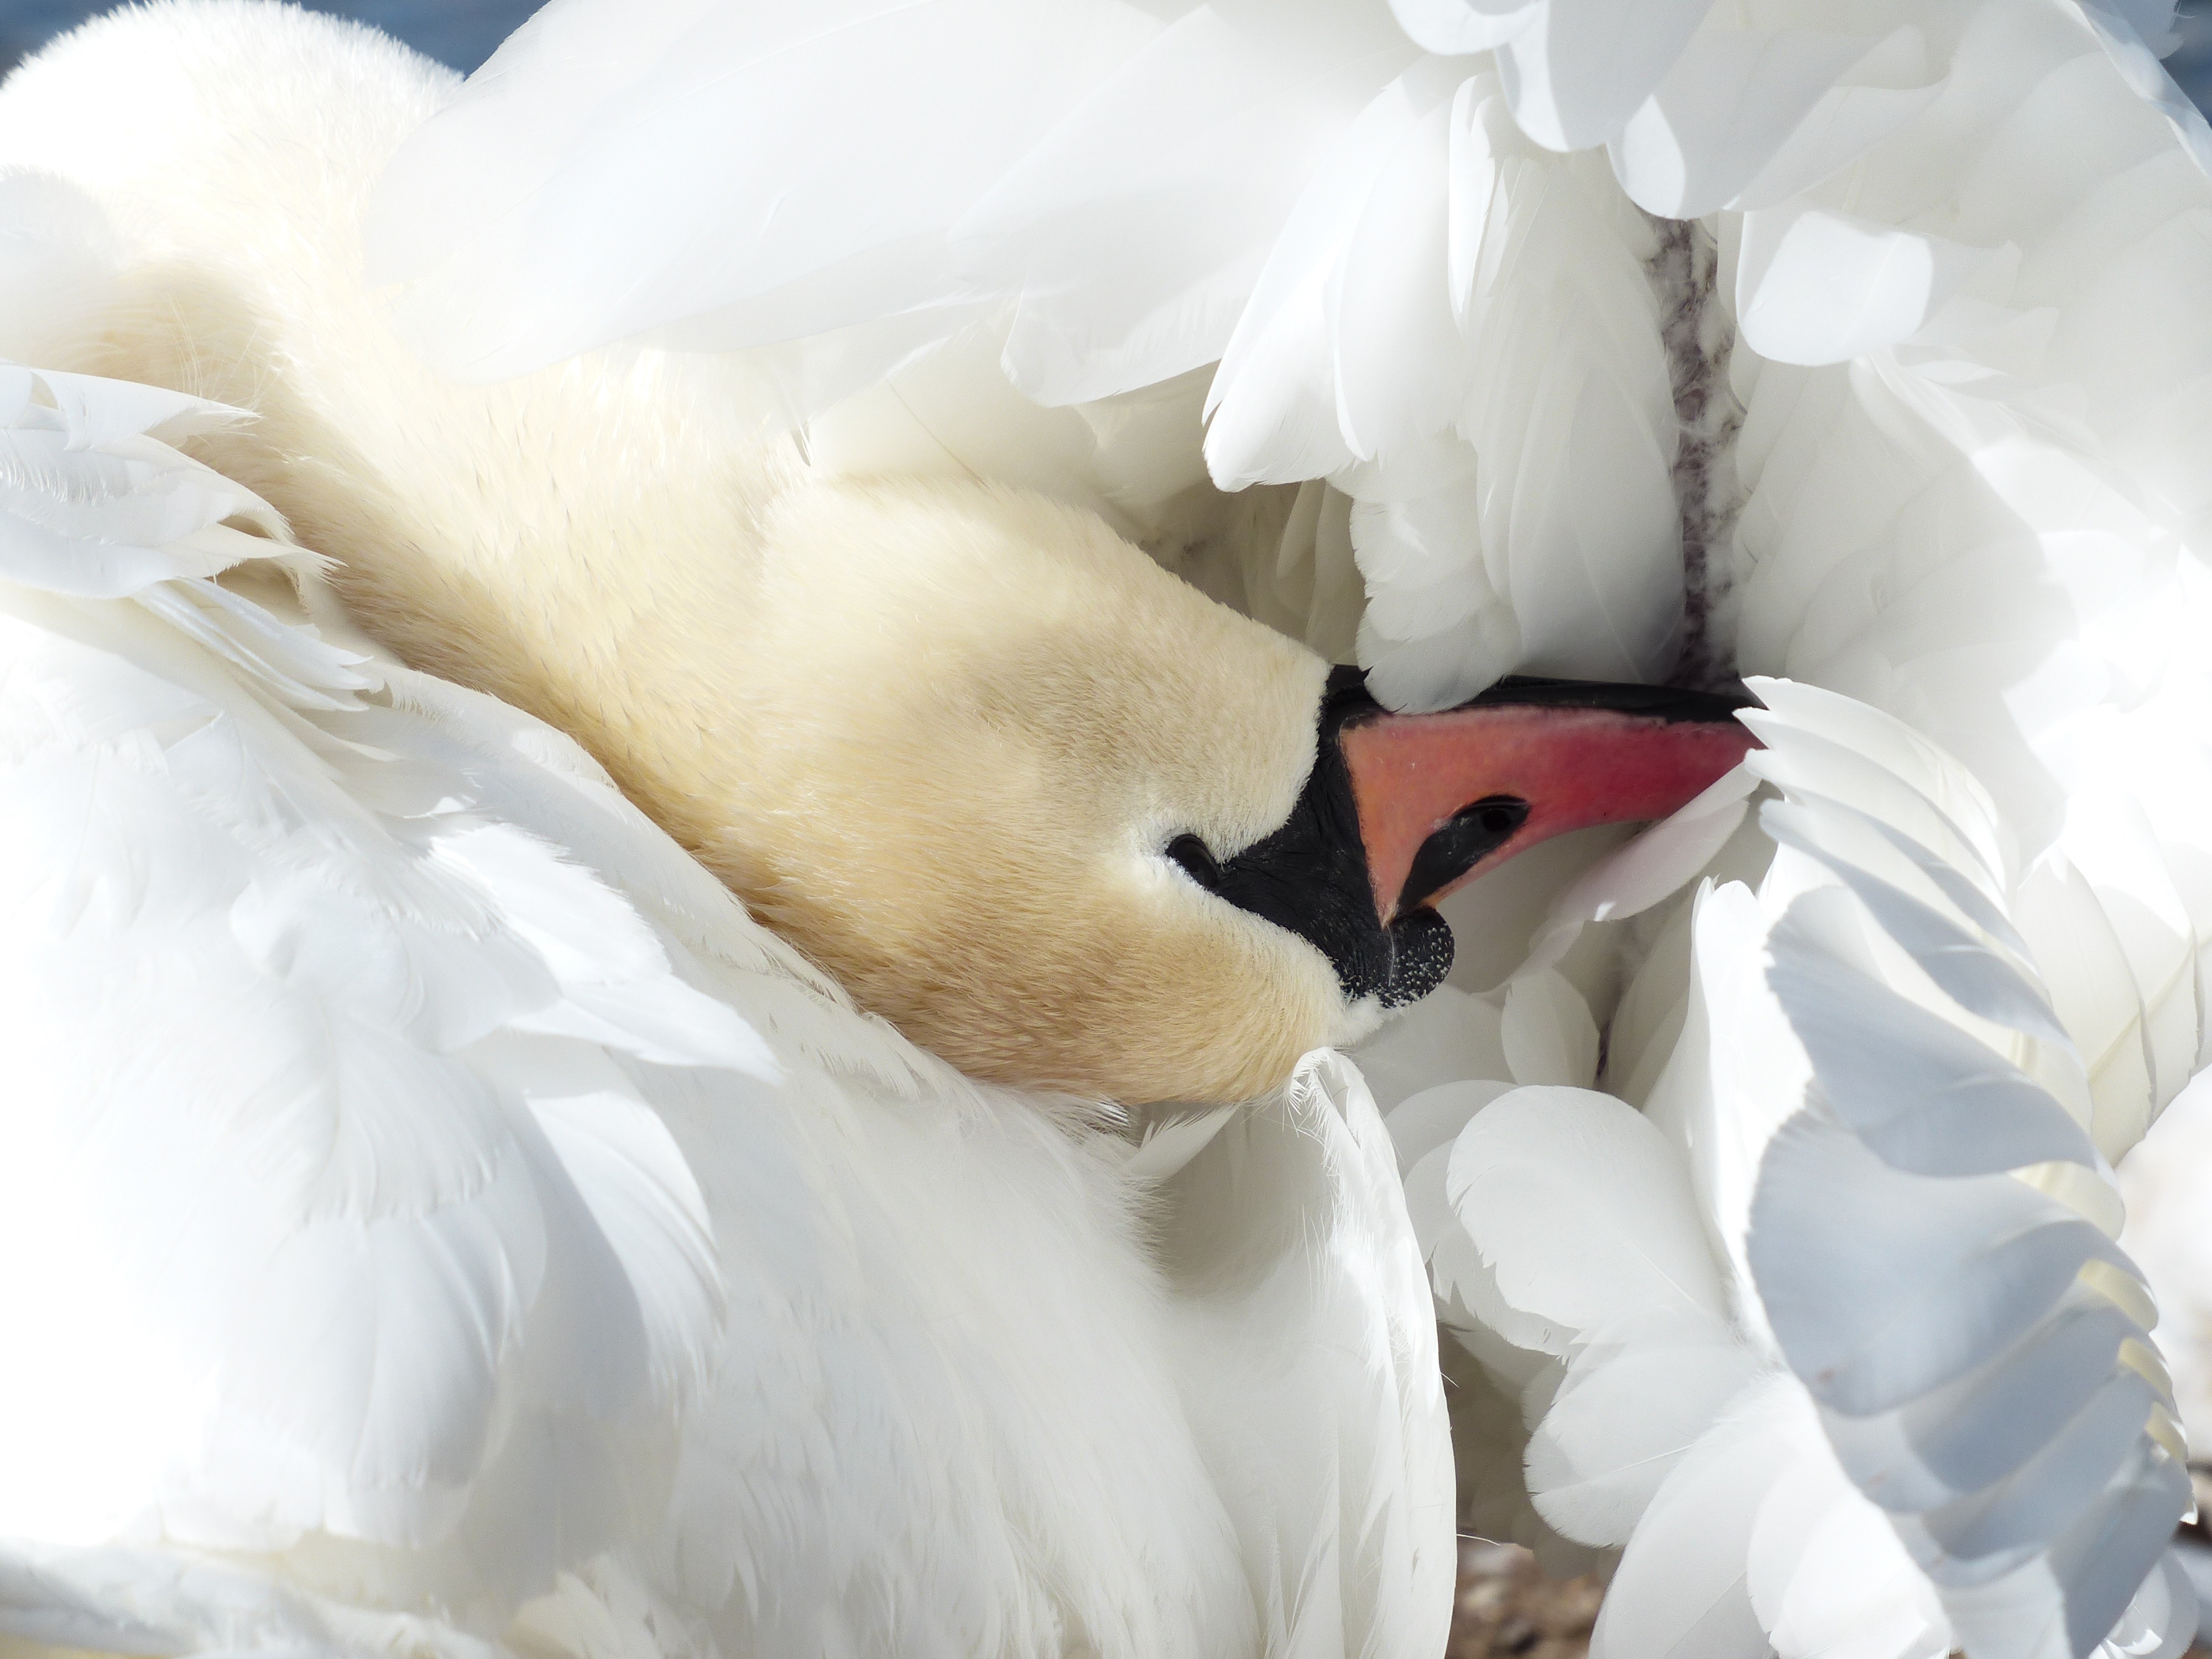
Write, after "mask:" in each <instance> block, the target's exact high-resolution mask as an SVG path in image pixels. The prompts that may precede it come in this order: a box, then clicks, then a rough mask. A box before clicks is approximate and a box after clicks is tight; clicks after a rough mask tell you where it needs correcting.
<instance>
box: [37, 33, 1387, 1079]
mask: <svg viewBox="0 0 2212 1659" xmlns="http://www.w3.org/2000/svg"><path fill="white" fill-rule="evenodd" d="M158 15H159V14H157V16H158ZM150 27H161V24H160V23H158V22H157V23H155V24H153V25H151V26H150ZM167 28H168V30H169V33H170V36H171V38H170V40H168V41H167V46H169V47H170V50H168V51H167V52H164V53H162V54H161V55H160V57H159V58H158V60H156V59H155V58H153V57H151V56H149V51H148V47H149V21H147V20H145V19H143V18H142V19H140V20H138V21H137V22H136V23H135V24H134V25H133V26H132V29H131V34H130V36H129V44H128V50H127V51H125V50H121V49H112V48H111V46H110V42H111V40H112V39H114V38H115V37H114V32H113V31H112V30H108V29H103V28H102V27H100V26H97V25H95V26H94V27H93V28H91V29H90V30H88V31H86V32H84V33H81V34H80V35H78V36H77V37H75V38H74V39H72V40H70V41H68V42H65V43H64V45H62V46H60V47H59V48H58V49H56V50H54V51H52V52H49V53H48V54H47V55H46V57H45V58H42V59H40V60H38V61H35V62H34V63H33V64H31V65H29V66H27V68H26V69H25V70H23V71H22V72H21V74H20V75H19V76H18V78H17V80H16V81H15V82H13V83H11V86H10V88H9V93H8V95H7V97H6V99H5V100H0V145H4V147H5V153H6V154H9V155H11V156H14V157H19V158H27V159H30V160H33V161H37V162H38V163H40V164H41V165H43V166H46V167H50V168H51V169H52V170H53V171H55V172H57V173H61V174H62V175H64V177H67V178H70V179H72V180H73V181H74V182H76V183H77V184H79V185H82V186H84V187H85V188H87V189H88V190H89V191H91V192H92V194H94V196H95V197H98V198H99V199H100V201H101V203H102V204H103V205H104V206H105V207H106V210H107V211H108V213H109V215H110V216H111V218H112V220H113V222H114V224H115V228H116V233H117V236H118V240H119V242H120V244H121V246H122V250H123V260H124V265H125V270H124V276H123V282H122V284H121V288H120V291H119V295H118V298H117V299H116V301H114V303H113V304H112V306H111V307H109V309H108V311H107V313H106V315H105V316H104V318H103V319H101V321H100V325H99V326H98V327H97V328H96V329H95V330H92V331H88V335H87V337H86V338H85V339H84V341H83V342H82V345H81V349H79V350H77V351H76V353H75V354H74V356H73V357H72V360H71V361H70V362H68V363H66V364H63V365H60V366H65V367H76V368H86V369H89V370H92V371H93V372H96V373H103V374H115V375H119V376H123V377H126V378H131V379H137V380H149V381H154V382H157V383H161V384H167V385H172V386H180V387H184V388H186V389H189V390H191V391H193V392H198V393H201V394H203V395H205V396H209V397H213V398H220V399H222V400H224V401H227V402H230V403H234V404H240V405H241V406H243V407H246V408H249V409H251V410H254V411H255V412H256V413H257V414H258V416H259V417H260V418H259V419H258V421H257V422H254V423H253V424H252V425H251V426H250V427H248V428H245V429H243V430H241V431H239V432H235V433H232V434H228V435H222V436H219V437H216V438H215V439H212V440H210V441H207V442H206V443H205V444H204V446H203V449H204V453H205V455H206V458H207V459H210V461H212V462H213V463H214V464H215V465H218V466H219V467H222V469H224V470H226V471H229V472H231V473H233V474H234V475H235V476H237V477H240V479H241V480H242V481H243V482H245V483H248V484H250V485H251V486H252V487H253V488H254V489H257V490H258V491H260V492H261V493H262V494H263V495H264V496H266V497H267V499H269V500H270V501H272V502H274V503H276V505H277V506H278V507H281V508H282V509H283V511H284V512H285V513H287V514H288V515H289V519H290V520H291V523H292V526H293V528H294V530H295V532H296V533H297V534H298V535H299V537H300V538H301V540H302V541H303V542H305V543H306V544H308V545H309V546H311V547H313V548H315V549H317V550H319V551H321V552H324V553H325V554H328V555H330V556H332V557H333V558H335V559H337V561H339V566H338V568H337V570H336V571H335V573H334V580H335V582H336V585H337V587H338V589H339V591H340V592H341V593H342V594H343V597H344V598H345V599H346V601H347V603H348V605H349V607H350V608H351V609H352V611H353V612H354V614H355V616H356V619H357V620H358V621H359V622H360V623H362V626H363V627H365V628H366V629H368V631H369V632H370V633H372V634H374V635H376V636H378V637H379V638H380V639H381V640H382V641H384V642H385V643H386V644H387V645H389V646H390V647H392V649H394V650H395V651H397V652H398V653H399V654H400V655H401V656H403V657H404V658H405V659H408V660H409V661H410V662H412V663H414V664H415V665H417V666H420V667H423V668H427V669H429V670H431V671H435V672H438V673H441V674H443V675H446V676H447V677H449V678H453V679H456V680H459V681H461V682H463V683H464V684H470V685H473V686H476V687H478V688H480V689H482V690H486V691H489V692H491V693H493V694H495V695H496V696H501V697H503V698H505V699H507V701H509V702H513V703H515V704H517V705H519V706H520V707H522V708H526V709H529V710H530V711H532V713H534V714H538V715H540V716H542V717H543V718H544V719H546V720H550V721H552V722H553V723H555V724H556V725H558V726H562V727H563V728H565V729H566V730H568V732H571V733H572V734H573V735H574V736H575V737H576V738H578V739H579V740H580V742H582V743H583V744H585V745H586V747H587V748H589V749H591V750H592V751H593V752H594V753H595V754H596V755H597V756H598V757H599V759H600V761H601V762H602V763H604V764H605V766H606V767H607V768H608V769H609V770H610V771H611V773H612V774H613V775H615V777H616V778H617V780H618V781H620V782H621V783H622V784H623V787H624V788H625V789H627V790H628V791H629V793H630V794H631V795H632V796H633V797H634V798H635V799H636V800H637V801H638V803H639V804H640V805H642V806H643V807H644V808H645V809H646V810H647V811H649V812H650V813H651V814H652V815H653V817H655V818H657V819H658V820H659V822H660V823H662V824H663V825H664V826H665V828H666V829H668V830H669V831H670V832H671V834H673V835H675V836H677V837H678V839H679V840H680V841H682V842H684V844H685V845H686V846H688V847H690V848H692V849H693V850H694V851H695V852H696V853H697V854H698V855H699V856H700V857H701V858H702V860H704V861H705V862H706V863H707V864H708V866H710V867H711V868H713V869H714V871H715V872H717V873H718V874H720V876H721V877H722V878H724V879H725V880H726V881H727V882H728V883H729V884H730V885H731V886H732V888H733V889H735V890H737V891H738V893H739V894H740V895H742V896H744V899H745V900H746V902H748V903H749V904H750V906H752V908H754V909H755V911H756V912H757V914H758V915H761V916H762V917H763V919H764V920H765V921H768V922H769V923H770V924H771V925H772V926H774V927H776V928H777V929H778V930H779V931H781V932H782V933H784V934H785V935H786V936H787V938H789V939H792V940H793V942H795V943H796V944H797V945H799V946H800V947H801V948H802V949H803V950H805V951H807V952H808V953H809V954H810V955H811V957H814V958H815V960H817V962H818V963H821V964H822V965H823V967H824V968H826V969H829V970H830V971H831V972H832V973H834V974H835V975H837V976H838V978H839V979H840V980H841V981H842V983H843V984H844V985H845V986H846V987H847V988H848V990H849V991H850V992H851V993H852V994H853V995H854V997H855V998H856V999H857V1000H859V1001H860V1004H861V1005H862V1006H866V1007H868V1008H871V1009H873V1010H875V1011H877V1012H881V1013H883V1014H884V1015H886V1016H887V1017H889V1018H891V1019H892V1020H894V1021H896V1023H897V1024H899V1025H900V1026H901V1027H902V1029H903V1030H906V1031H907V1032H908V1035H909V1036H913V1037H914V1038H915V1040H917V1041H918V1042H922V1043H924V1044H925V1045H927V1046H928V1047H930V1048H933V1049H935V1050H936V1051H937V1052H939V1054H943V1055H945V1057H946V1058H947V1059H949V1060H952V1061H954V1062H955V1063H957V1064H958V1065H960V1066H963V1067H964V1068H966V1069H968V1070H969V1071H971V1072H972V1073H975V1074H977V1075H979V1076H982V1077H987V1078H991V1079H998V1080H1001V1081H1007V1082H1015V1083H1024V1084H1030V1085H1040V1086H1046V1087H1052V1088H1057V1089H1063V1090H1068V1091H1079V1092H1084V1093H1090V1094H1097V1095H1102V1096H1106V1097H1114V1098H1119V1099H1124V1100H1151V1099H1161V1098H1184V1099H1194V1100H1195V1099H1204V1100H1227V1099H1234V1098H1237V1097H1243V1096H1248V1095H1250V1094H1253V1093H1255V1092H1258V1091H1261V1090H1262V1089H1265V1088H1267V1086H1269V1085H1273V1083H1275V1082H1277V1081H1279V1079H1281V1078H1283V1077H1284V1076H1285V1075H1286V1074H1287V1073H1288V1072H1289V1070H1290V1068H1291V1064H1292V1062H1293V1061H1295V1060H1296V1059H1297V1056H1298V1055H1299V1054H1302V1053H1303V1052H1304V1051H1305V1050H1306V1049H1308V1048H1312V1047H1314V1046H1316V1044H1319V1043H1322V1042H1328V1041H1332V1040H1338V1041H1340V1040H1343V1039H1345V1038H1347V1037H1349V1036H1353V1035H1356V1034H1358V1031H1359V1030H1361V1029H1363V1028H1364V1024H1367V1023H1368V1022H1369V1020H1370V1018H1371V1012H1370V1011H1365V1010H1362V1009H1358V1008H1354V1007H1350V1006H1347V1005H1346V1001H1345V999H1344V997H1343V995H1342V994H1341V992H1340V989H1339V987H1338V983H1337V980H1336V976H1335V974H1334V970H1333V969H1331V968H1330V966H1329V964H1328V961H1327V960H1326V958H1325V957H1323V956H1322V953H1321V952H1320V951H1318V950H1316V948H1315V947H1314V946H1313V945H1310V944H1308V943H1307V942H1305V941H1304V940H1303V939H1298V938H1297V937H1296V936H1294V935H1292V934H1291V933H1287V932H1285V931H1284V930H1282V929H1280V928H1278V927H1273V926H1271V925H1270V924H1268V923H1267V922H1264V921H1260V920H1259V919H1257V918H1256V917H1254V916H1252V915H1249V914H1247V913H1246V912H1244V911H1242V910H1239V909H1237V908H1233V907H1231V906H1230V905H1228V904H1226V903H1225V902H1221V901H1220V900H1218V899H1217V898H1215V897H1214V896H1212V895H1210V894H1208V893H1206V892H1205V891H1204V890H1201V889H1200V887H1199V886H1198V885H1197V884H1195V883H1194V882H1192V881H1191V880H1189V879H1188V878H1187V877H1185V876H1184V875H1183V874H1182V872H1181V871H1180V870H1179V869H1178V867H1177V866H1175V865H1174V864H1172V863H1170V861H1169V860H1167V859H1166V857H1165V856H1164V848H1165V846H1166V843H1167V842H1168V841H1169V840H1170V838H1172V837H1173V836H1176V835H1177V834H1179V833H1182V832H1186V831H1188V832H1194V833H1196V834H1199V835H1200V836H1204V837H1205V838H1206V841H1207V842H1208V843H1209V845H1210V846H1212V848H1214V849H1215V850H1216V852H1217V853H1218V854H1221V855H1223V856H1226V855H1228V854H1233V853H1234V852H1236V851H1237V850H1238V849H1240V848H1243V847H1244V846H1247V845H1249V844H1250V843H1251V842H1255V841H1257V840H1259V839H1260V838H1261V837H1262V836H1265V835H1267V833H1268V832H1269V831H1270V830H1272V829H1274V828H1275V827H1277V826H1278V825H1279V824H1280V823H1282V822H1283V820H1284V819H1285V817H1286V816H1287V815H1288V814H1289V812H1290V811H1291V806H1292V805H1293V804H1294V802H1295V801H1296V800H1297V796H1298V793H1299V791H1300V789H1301V787H1302V786H1303V785H1304V781H1305V779H1306V776H1307V774H1308V772H1309V770H1310V768H1311V766H1312V763H1313V760H1314V755H1315V744H1316V714H1317V710H1318V706H1319V702H1320V695H1321V689H1322V680H1323V678H1324V676H1325V673H1326V665H1324V664H1323V663H1322V662H1321V660H1320V659H1318V658H1316V657H1315V656H1314V655H1313V654H1312V653H1310V652H1308V651H1306V650H1305V649H1304V648H1303V647H1299V646H1297V645H1295V644H1293V643H1291V641H1287V640H1285V639H1284V638H1282V637H1280V636H1279V635H1275V634H1273V633H1272V632H1270V631H1269V630H1267V629H1265V628H1263V627H1261V625H1259V624H1258V623H1254V622H1251V621H1249V620H1247V619H1246V618H1243V617H1239V616H1237V615H1236V614H1235V613H1233V612H1231V611H1228V610H1226V609H1225V608H1224V607H1222V606H1220V605H1215V604H1214V603H1212V601H1210V600H1208V599H1205V598H1203V597H1202V596H1200V594H1199V593H1198V592H1195V591H1194V590H1193V589H1191V588H1189V587H1188V586H1184V585H1183V584H1182V583H1181V582H1179V581H1177V580H1176V579H1175V578H1173V577H1171V576H1170V575H1168V574H1166V573H1164V571H1162V570H1161V569H1160V568H1158V566H1156V565H1155V564H1153V563H1152V562H1151V561H1150V560H1149V559H1147V558H1146V556H1144V555H1143V554H1142V553H1141V552H1140V551H1139V550H1137V549H1136V548H1134V547H1133V546H1131V545H1129V544H1127V543H1125V542H1123V541H1121V540H1120V539H1119V538H1116V537H1115V535H1114V534H1113V533H1112V532H1110V531H1109V529H1108V528H1107V527H1106V526H1105V525H1103V523H1102V522H1100V521H1099V520H1097V518H1095V517H1094V516H1092V515H1091V514H1088V513H1081V512H1078V511H1075V510H1073V509H1071V508H1068V507H1063V506H1060V505H1059V504H1057V503H1055V502H1053V501H1048V500H1046V499H1044V498H1042V497H1040V496H1037V495H1031V494H1028V493H1024V492H1020V491H1016V490H1012V489H1001V488H999V487H996V486H993V485H990V484H987V483H948V482H945V481H922V480H917V479H911V478H880V479H862V480H857V481H856V480H852V479H831V478H826V477H819V476H817V475H816V474H814V473H812V472H811V471H810V470H809V469H808V467H807V465H805V461H804V459H803V457H802V456H801V455H800V453H799V451H798V449H797V448H796V447H794V446H793V445H792V444H791V443H789V442H787V441H781V440H769V439H763V438H761V437H759V436H757V435H753V434H750V433H748V432H747V431H746V430H745V429H744V428H742V427H741V426H740V425H739V424H738V422H737V420H736V418H735V417H734V416H732V414H731V413H730V412H729V411H728V409H727V406H726V404H725V403H724V402H722V401H720V400H719V399H718V398H717V396H716V394H715V390H714V387H712V386H703V387H702V386H698V385H695V384H692V382H691V377H692V376H693V375H694V374H696V373H697V371H696V369H695V368H693V367H691V366H688V365H686V364H684V363H683V362H671V361H669V360H665V359H661V358H657V357H655V356H651V355H646V356H629V357H626V358H616V357H613V356H602V357H600V358H597V359H593V360H588V361H585V362H578V363H574V364H569V365H565V366H562V367H561V368H555V369H551V370H548V371H545V372H544V373H542V374H538V375H535V376H532V377H531V378H530V379H528V380H523V381H520V382H515V383H512V384H508V385H502V386H489V387H473V386H455V385H453V384H450V383H447V382H446V381H443V380H440V379H438V378H437V377H436V376H435V375H433V374H431V373H429V372H428V370H427V369H425V368H423V367H422V365H421V364H420V363H418V362H416V360H415V359H414V358H413V357H412V356H411V355H410V353H409V352H408V351H407V350H406V349H405V348H404V346H403V345H402V344H401V343H399V342H398V340H397V339H396V338H395V337H393V336H392V332H391V331H390V329H389V328H388V327H387V326H386V323H385V320H384V316H383V311H382V306H381V303H380V300H379V298H378V296H374V295H369V294H368V293H366V292H364V291H363V289H362V286H361V283H360V279H359V276H358V272H359V270H360V264H361V261H360V246H359V240H358V224H359V219H360V214H361V210H362V204H363V203H364V201H365V200H366V198H367V195H368V191H369V189H370V187H371V185H373V184H374V180H375V179H376V177H377V173H378V172H379V170H380V167H381V164H382V161H383V160H384V158H385V157H386V155H389V154H390V152H391V150H392V149H393V148H394V147H395V146H396V145H397V144H398V142H399V140H400V139H401V138H402V137H404V135H405V134H406V132H407V131H410V129H411V128H412V126H413V125H415V124H416V122H418V121H419V120H420V119H421V118H422V117H423V116H424V115H425V114H427V113H428V112H429V111H430V110H431V109H432V108H434V107H435V106H436V105H437V104H438V103H439V102H440V101H441V99H443V98H444V97H445V96H446V95H447V94H448V92H449V90H450V88H451V87H452V85H453V81H452V77H451V76H448V75H447V74H446V72H444V71H442V70H437V69H435V68H434V67H433V66H431V65H429V64H426V63H424V62H422V60H421V59H419V58H415V57H413V56H412V55H411V54H410V53H408V52H405V51H404V49H402V48H399V47H398V46H393V45H392V44H391V43H390V42H387V41H385V40H382V39H381V38H380V37H377V36H374V35H373V34H370V33H367V32H365V31H361V30H358V29H355V28H352V27H349V26H347V25H343V24H337V23H333V22H331V21H328V20H325V19H320V18H315V17H311V16H307V15H302V14H299V13H286V12H280V11H277V10H276V9H264V8H260V7H254V6H246V5H240V4H224V3H217V4H213V5H197V6H193V7H190V8H180V9H177V10H175V11H173V12H171V13H169V14H167ZM715 373H716V374H725V373H726V370H722V369H717V370H716V371H715Z"/></svg>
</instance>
